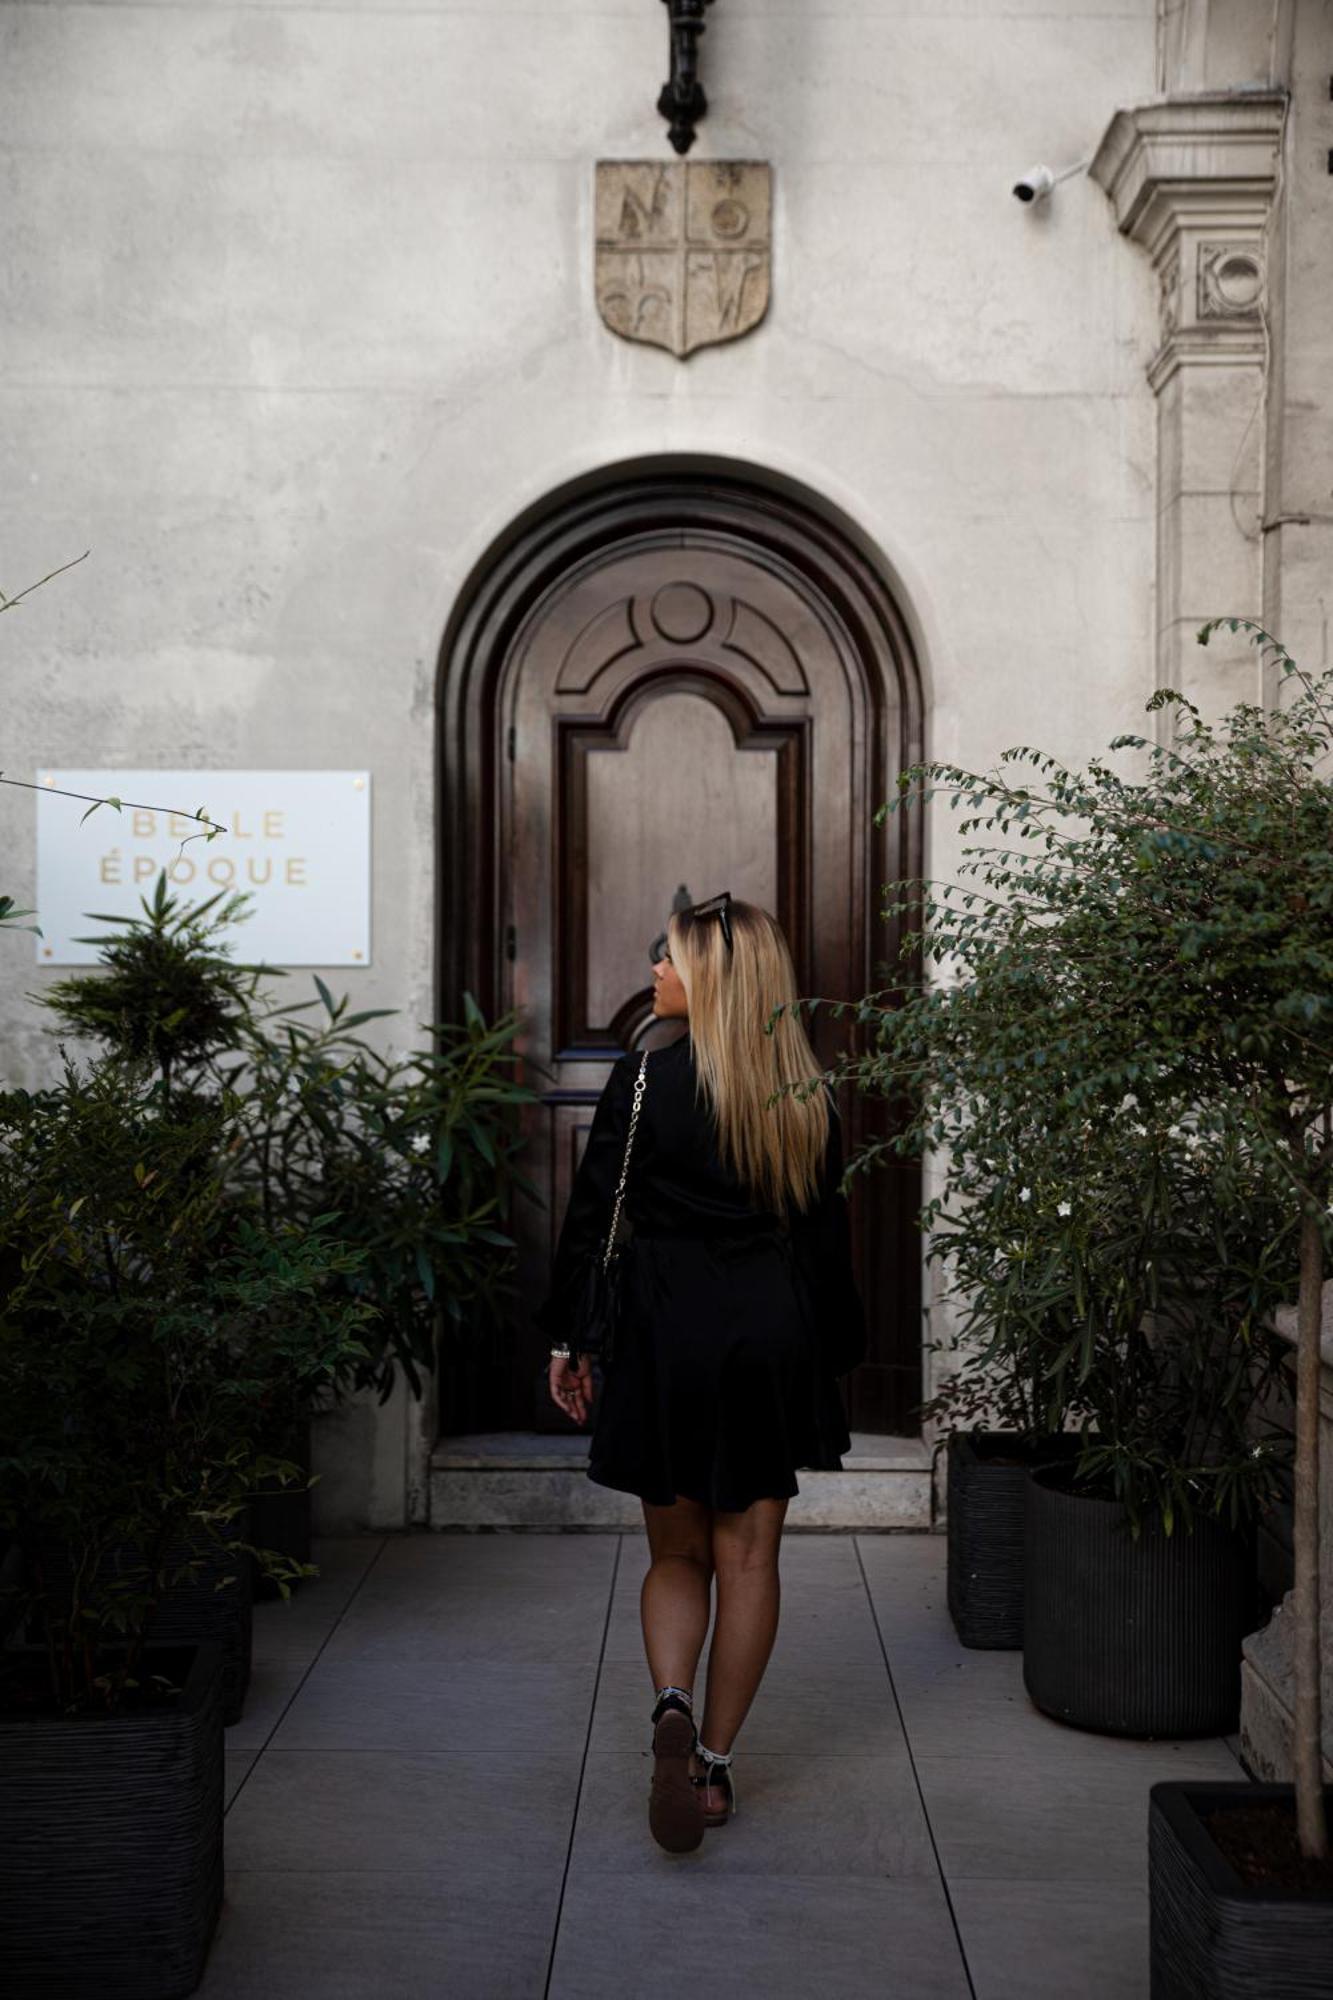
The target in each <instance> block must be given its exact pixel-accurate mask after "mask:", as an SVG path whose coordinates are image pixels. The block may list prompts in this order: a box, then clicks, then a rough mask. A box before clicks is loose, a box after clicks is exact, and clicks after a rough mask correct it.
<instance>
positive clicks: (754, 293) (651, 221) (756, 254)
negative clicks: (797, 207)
mask: <svg viewBox="0 0 1333 2000" xmlns="http://www.w3.org/2000/svg"><path fill="white" fill-rule="evenodd" d="M772 215H773V185H772V168H771V167H769V166H768V164H767V163H766V162H764V161H761V160H668V161H658V160H599V161H598V162H597V189H596V224H597V253H596V286H597V309H598V311H599V312H600V313H601V316H602V318H603V320H604V321H605V322H606V324H607V326H609V327H610V329H611V331H612V332H613V333H618V334H620V335H621V336H622V337H623V338H624V339H625V340H643V341H647V342H649V343H650V344H651V345H653V346H655V347H667V348H670V350H671V352H672V353H673V354H675V355H679V356H681V357H684V356H685V355H687V354H692V353H693V352H694V350H695V349H696V348H697V347H708V346H711V345H712V344H714V343H715V342H717V341H722V340H735V339H736V338H737V337H738V336H739V335H740V334H742V333H748V332H749V331H750V329H751V328H752V327H755V326H757V325H758V324H759V322H760V320H761V319H762V318H763V317H764V314H765V312H766V311H767V310H768V298H769V270H770V249H771V244H772Z"/></svg>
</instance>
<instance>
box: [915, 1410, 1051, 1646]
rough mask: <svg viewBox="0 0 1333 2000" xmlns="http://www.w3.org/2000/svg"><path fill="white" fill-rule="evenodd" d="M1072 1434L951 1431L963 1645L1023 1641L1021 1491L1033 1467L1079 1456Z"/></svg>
mask: <svg viewBox="0 0 1333 2000" xmlns="http://www.w3.org/2000/svg"><path fill="white" fill-rule="evenodd" d="M1078 1450H1079V1438H1078V1435H1077V1433H1076V1432H1069V1431H1056V1432H1053V1433H1051V1434H1050V1435H1049V1436H1047V1437H1044V1438H1041V1439H1039V1440H1038V1441H1037V1442H1035V1443H1030V1442H1027V1441H1025V1439H1024V1437H1023V1434H1022V1433H1021V1432H1019V1431H989V1430H984V1429H977V1430H971V1431H952V1432H951V1433H950V1435H949V1440H948V1446H947V1464H948V1484H947V1495H948V1498H947V1514H948V1519H947V1524H946V1525H947V1533H948V1544H949V1547H948V1555H949V1616H950V1618H951V1619H952V1620H953V1625H954V1630H955V1631H956V1632H957V1634H958V1637H959V1640H960V1641H961V1643H962V1644H963V1645H964V1646H975V1647H992V1648H998V1647H1009V1648H1011V1649H1013V1648H1017V1647H1019V1646H1021V1645H1022V1643H1023V1520H1024V1497H1023V1496H1024V1490H1025V1488H1026V1485H1027V1476H1028V1472H1029V1471H1030V1470H1031V1468H1032V1467H1033V1466H1034V1465H1043V1464H1047V1463H1049V1462H1051V1461H1052V1460H1056V1459H1061V1460H1064V1459H1070V1458H1075V1457H1077V1455H1078Z"/></svg>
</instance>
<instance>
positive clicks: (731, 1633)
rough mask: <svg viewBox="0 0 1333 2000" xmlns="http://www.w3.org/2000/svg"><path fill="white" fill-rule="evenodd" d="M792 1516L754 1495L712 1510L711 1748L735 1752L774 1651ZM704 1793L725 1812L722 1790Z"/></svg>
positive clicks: (706, 1720)
mask: <svg viewBox="0 0 1333 2000" xmlns="http://www.w3.org/2000/svg"><path fill="white" fill-rule="evenodd" d="M786 1514H787V1502H786V1501H785V1500H756V1501H755V1502H754V1504H753V1505H752V1506H750V1507H747V1508H745V1509H744V1511H743V1512H739V1511H738V1512H724V1511H723V1510H722V1509H720V1508H719V1509H716V1510H715V1511H714V1513H713V1566H714V1569H715V1571H716V1575H717V1622H716V1623H715V1625H714V1627H713V1643H712V1645H711V1646H710V1647H709V1651H708V1691H707V1700H706V1702H705V1705H704V1713H703V1721H702V1723H701V1724H700V1728H699V1741H700V1742H701V1743H706V1744H707V1746H708V1748H709V1749H710V1750H717V1751H721V1752H725V1751H727V1750H730V1748H731V1746H732V1743H733V1741H734V1739H735V1736H736V1732H737V1730H738V1729H739V1728H740V1726H741V1724H742V1722H744V1720H745V1717H746V1714H747V1712H748V1710H749V1707H750V1703H751V1702H752V1701H753V1700H754V1697H755V1694H756V1693H757V1691H758V1688H759V1683H760V1681H761V1680H762V1679H763V1677H764V1668H765V1667H766V1666H767V1665H768V1656H769V1654H770V1653H771V1652H772V1650H773V1641H774V1639H775V1638H776V1637H777V1632H778V1612H779V1609H780V1606H781V1585H780V1580H779V1575H778V1550H779V1547H780V1545H781V1542H782V1526H783V1522H784V1520H785V1519H786ZM700 1771H701V1772H702V1765H701V1766H700ZM704 1796H705V1799H706V1802H707V1806H708V1810H709V1811H710V1812H715V1811H717V1810H719V1809H720V1807H721V1806H722V1804H723V1794H722V1791H721V1788H720V1787H717V1786H712V1785H710V1786H708V1787H707V1789H706V1791H705V1794H704Z"/></svg>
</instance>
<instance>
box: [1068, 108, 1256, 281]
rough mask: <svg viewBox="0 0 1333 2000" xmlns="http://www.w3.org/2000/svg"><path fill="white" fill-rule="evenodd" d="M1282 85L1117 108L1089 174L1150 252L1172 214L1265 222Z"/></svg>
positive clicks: (1121, 221) (1127, 229) (1122, 222)
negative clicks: (1226, 216) (1203, 212)
mask: <svg viewBox="0 0 1333 2000" xmlns="http://www.w3.org/2000/svg"><path fill="white" fill-rule="evenodd" d="M1286 101H1287V100H1286V97H1285V95H1284V94H1283V93H1282V92H1281V91H1243V92H1233V93H1208V94H1204V95H1201V96H1198V97H1173V98H1165V99H1163V100H1162V101H1161V102H1159V103H1156V104H1141V105H1139V106H1138V107H1137V108H1136V109H1135V110H1132V111H1117V112H1116V114H1115V117H1114V118H1113V119H1112V120H1111V123H1110V124H1109V125H1108V126H1107V128H1106V131H1105V133H1104V134H1103V136H1102V142H1101V144H1100V145H1099V146H1098V148H1097V151H1096V153H1095V154H1094V156H1093V161H1092V165H1091V166H1090V167H1089V169H1088V172H1089V175H1090V176H1091V178H1092V179H1093V180H1094V181H1096V183H1097V185H1098V187H1100V188H1102V189H1104V190H1105V192H1106V193H1107V195H1109V196H1110V199H1111V205H1112V207H1113V208H1114V209H1115V218H1116V222H1117V223H1118V224H1119V226H1120V229H1121V231H1122V232H1123V234H1124V235H1126V236H1131V237H1133V239H1134V241H1135V242H1136V243H1142V244H1143V246H1144V248H1145V249H1146V250H1149V251H1151V250H1152V249H1153V247H1154V244H1155V242H1156V240H1157V238H1158V236H1159V235H1160V233H1161V230H1162V228H1163V227H1164V226H1165V225H1166V224H1167V223H1168V222H1169V219H1170V217H1171V216H1172V214H1173V213H1175V214H1180V213H1186V212H1194V211H1195V210H1196V209H1198V208H1202V209H1204V210H1206V211H1208V212H1209V213H1210V214H1213V215H1217V214H1232V215H1234V216H1235V217H1236V218H1237V220H1242V219H1245V220H1249V219H1258V220H1262V219H1263V217H1264V216H1265V215H1266V214H1267V212H1268V203H1269V199H1270V197H1271V195H1272V192H1273V185H1274V182H1275V180H1276V178H1277V156H1278V143H1279V141H1280V139H1281V137H1282V120H1283V116H1284V113H1285V110H1286Z"/></svg>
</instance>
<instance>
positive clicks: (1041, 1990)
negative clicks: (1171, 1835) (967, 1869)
mask: <svg viewBox="0 0 1333 2000" xmlns="http://www.w3.org/2000/svg"><path fill="white" fill-rule="evenodd" d="M949 1896H950V1900H951V1901H952V1904H953V1911H954V1916H955V1918H956V1919H957V1922H958V1927H959V1932H960V1934H961V1937H962V1941H963V1951H964V1953H965V1954H966V1957H967V1962H968V1965H969V1967H970V1969H971V1973H972V1980H973V1984H974V1985H975V1987H976V1995H977V2000H1075V1996H1076V2000H1148V1896H1147V1891H1146V1890H1145V1889H1143V1888H1139V1887H1136V1886H1135V1885H1134V1884H1132V1883H1105V1882H1103V1883H1094V1884H1085V1883H1081V1882H1014V1881H1004V1882H996V1881H975V1880H972V1879H971V1878H969V1877H967V1876H958V1875H954V1876H951V1877H950V1879H949Z"/></svg>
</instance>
